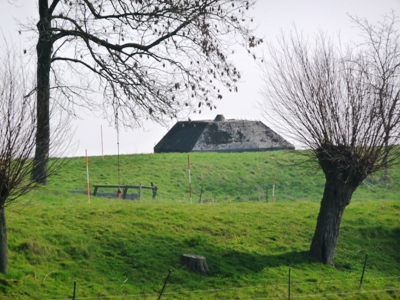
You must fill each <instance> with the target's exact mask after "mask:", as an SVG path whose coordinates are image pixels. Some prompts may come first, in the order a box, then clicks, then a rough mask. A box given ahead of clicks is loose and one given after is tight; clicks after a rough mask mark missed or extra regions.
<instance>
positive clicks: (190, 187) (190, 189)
mask: <svg viewBox="0 0 400 300" xmlns="http://www.w3.org/2000/svg"><path fill="white" fill-rule="evenodd" d="M188 174H189V198H190V203H192V179H191V178H190V155H189V154H188Z"/></svg>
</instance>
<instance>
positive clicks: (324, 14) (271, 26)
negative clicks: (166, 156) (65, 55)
mask: <svg viewBox="0 0 400 300" xmlns="http://www.w3.org/2000/svg"><path fill="white" fill-rule="evenodd" d="M0 1H1V2H2V5H1V8H2V9H1V10H0V28H1V30H2V32H3V35H4V36H5V37H6V38H7V39H12V40H13V42H14V43H15V45H17V47H21V49H19V51H22V49H23V48H26V46H27V43H29V42H27V41H25V40H23V37H21V36H20V35H18V27H17V21H16V20H20V21H21V22H26V20H27V18H28V17H29V18H34V19H37V18H36V17H37V15H38V13H37V9H36V2H37V1H32V0H29V1H28V0H0ZM10 1H12V3H15V5H11V4H10V3H9V2H10ZM391 10H394V11H395V12H396V13H397V14H398V15H399V14H400V0H258V3H257V5H256V7H255V9H253V10H252V11H251V14H252V15H253V16H254V22H255V24H257V25H258V28H257V34H258V36H261V37H264V38H265V40H266V41H267V42H273V41H274V40H275V39H276V37H277V35H279V34H280V33H281V31H283V32H286V31H289V30H291V29H293V26H296V28H297V29H298V30H299V31H302V32H303V33H304V34H306V35H310V36H312V35H313V34H315V33H316V32H317V31H318V30H322V31H324V32H326V33H328V34H332V35H337V34H338V33H339V32H340V36H341V38H342V40H343V41H351V40H354V39H356V38H357V31H356V30H355V29H354V28H352V24H351V22H350V19H349V17H348V14H350V15H353V16H357V17H361V18H367V19H368V20H369V21H371V22H376V21H377V20H379V19H380V18H381V17H382V16H383V15H384V14H387V13H389V12H390V11H391ZM30 43H32V45H30V46H34V43H35V41H30ZM262 48H263V46H261V47H260V49H259V51H260V53H261V51H262ZM33 61H34V60H32V62H33ZM234 61H235V63H236V64H237V66H238V68H239V70H241V73H242V82H241V83H240V84H239V92H238V93H229V92H226V93H224V98H223V100H222V101H217V102H216V104H217V109H216V110H213V111H211V112H210V111H203V112H202V114H201V115H198V114H195V115H191V116H190V118H191V119H192V120H204V119H214V117H215V115H216V114H223V115H224V116H225V117H226V118H228V119H247V120H261V121H263V122H264V123H266V124H267V125H268V126H270V125H271V124H270V123H269V121H268V120H265V119H263V116H262V115H261V112H260V111H259V109H258V108H257V103H258V101H260V100H261V95H260V93H259V90H260V88H261V86H262V80H261V73H260V70H259V68H258V66H257V65H256V63H255V62H254V61H253V59H251V58H250V57H248V56H247V55H243V54H241V53H239V54H238V55H237V56H236V57H234ZM81 117H82V118H84V120H76V121H74V122H73V126H74V127H75V128H76V130H75V134H74V138H73V143H75V145H76V151H75V152H74V153H69V154H70V155H74V156H84V154H85V149H87V150H88V154H89V155H90V156H93V155H101V153H102V147H101V134H100V127H101V126H102V128H103V145H104V155H110V154H115V153H117V133H116V130H115V129H114V128H113V127H109V124H108V123H107V122H106V121H105V120H103V119H98V118H93V117H92V116H86V115H82V116H81ZM173 125H174V124H173V123H171V124H169V127H168V128H166V127H162V126H160V125H157V124H154V123H151V122H148V123H144V128H142V129H135V130H127V131H124V130H121V131H120V153H123V154H132V153H152V152H153V147H154V145H155V144H156V143H157V142H158V141H159V140H160V139H161V138H162V137H163V136H164V135H165V134H166V133H167V131H168V130H169V128H170V127H171V126H173ZM272 127H273V126H272Z"/></svg>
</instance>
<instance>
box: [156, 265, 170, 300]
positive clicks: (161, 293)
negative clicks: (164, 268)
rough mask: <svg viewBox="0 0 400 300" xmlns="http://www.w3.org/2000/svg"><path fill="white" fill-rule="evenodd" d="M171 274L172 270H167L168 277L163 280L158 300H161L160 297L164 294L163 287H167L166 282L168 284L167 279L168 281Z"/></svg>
mask: <svg viewBox="0 0 400 300" xmlns="http://www.w3.org/2000/svg"><path fill="white" fill-rule="evenodd" d="M171 273H172V270H169V273H168V275H167V278H165V281H164V285H163V287H162V289H161V292H160V295H159V296H158V300H160V299H161V297H162V295H163V293H164V290H165V287H166V286H167V282H168V279H169V276H170V275H171Z"/></svg>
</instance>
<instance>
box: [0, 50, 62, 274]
mask: <svg viewBox="0 0 400 300" xmlns="http://www.w3.org/2000/svg"><path fill="white" fill-rule="evenodd" d="M26 78H27V75H26V74H25V73H24V70H23V67H22V64H21V61H20V60H19V59H18V57H16V56H15V55H14V54H12V53H11V52H10V51H8V50H6V51H4V53H3V52H2V59H1V60H0V272H2V273H7V270H8V242H7V226H6V218H5V209H6V206H7V205H8V204H10V203H12V202H14V201H15V200H16V199H18V198H19V197H20V196H22V195H24V194H26V193H28V192H30V191H31V190H33V189H34V188H36V187H37V183H36V182H33V181H31V180H30V174H31V171H32V167H33V164H34V161H33V159H32V158H33V154H34V150H35V134H36V111H35V105H34V104H35V101H34V99H33V98H34V97H33V94H32V95H29V96H27V91H28V85H27V81H26ZM57 127H59V126H57ZM62 127H65V124H63V126H60V127H59V128H62ZM59 137H60V138H62V136H59ZM55 140H58V139H57V138H56V139H55ZM55 148H56V147H55ZM57 165H59V164H58V161H56V160H53V161H52V162H51V163H50V165H49V172H48V173H47V175H49V174H51V173H53V171H55V170H56V169H57V167H56V166H57ZM59 166H61V165H59ZM47 175H46V176H47Z"/></svg>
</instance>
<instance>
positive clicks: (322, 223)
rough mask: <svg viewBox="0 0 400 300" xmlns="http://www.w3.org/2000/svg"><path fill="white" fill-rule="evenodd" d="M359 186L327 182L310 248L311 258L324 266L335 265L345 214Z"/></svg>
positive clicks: (332, 179)
mask: <svg viewBox="0 0 400 300" xmlns="http://www.w3.org/2000/svg"><path fill="white" fill-rule="evenodd" d="M350 182H351V181H350ZM357 186H358V184H357V185H356V186H354V185H349V184H346V183H345V182H343V181H342V180H340V179H337V178H336V179H335V178H330V179H327V180H326V183H325V190H324V195H323V197H322V200H321V207H320V210H319V215H318V219H317V226H316V228H315V233H314V237H313V240H312V242H311V247H310V254H311V256H312V257H314V258H315V259H317V260H319V261H320V262H322V263H324V264H330V265H333V259H334V254H335V248H336V245H337V241H338V238H339V228H340V223H341V221H342V216H343V212H344V209H345V208H346V206H347V205H348V204H349V203H350V200H351V196H352V194H353V192H354V191H355V190H356V188H357Z"/></svg>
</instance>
